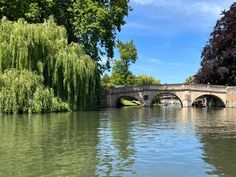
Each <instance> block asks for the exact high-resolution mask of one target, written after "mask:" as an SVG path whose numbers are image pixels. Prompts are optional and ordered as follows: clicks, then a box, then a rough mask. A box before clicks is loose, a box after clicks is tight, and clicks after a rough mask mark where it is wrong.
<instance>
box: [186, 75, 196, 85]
mask: <svg viewBox="0 0 236 177" xmlns="http://www.w3.org/2000/svg"><path fill="white" fill-rule="evenodd" d="M194 82H195V77H193V76H190V77H188V78H187V79H186V80H185V83H186V84H192V83H194Z"/></svg>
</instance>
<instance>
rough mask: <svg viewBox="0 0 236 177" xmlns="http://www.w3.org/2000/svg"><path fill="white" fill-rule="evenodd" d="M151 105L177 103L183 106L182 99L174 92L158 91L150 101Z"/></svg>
mask: <svg viewBox="0 0 236 177" xmlns="http://www.w3.org/2000/svg"><path fill="white" fill-rule="evenodd" d="M151 105H152V106H155V105H162V106H168V105H177V106H180V107H183V103H182V100H181V99H180V98H179V97H178V96H177V95H176V94H174V93H169V92H165V93H159V94H157V95H156V96H155V97H154V98H153V99H152V102H151Z"/></svg>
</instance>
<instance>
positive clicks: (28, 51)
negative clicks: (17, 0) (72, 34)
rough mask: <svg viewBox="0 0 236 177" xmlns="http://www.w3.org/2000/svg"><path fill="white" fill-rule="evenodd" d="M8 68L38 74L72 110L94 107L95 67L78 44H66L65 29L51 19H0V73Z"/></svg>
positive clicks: (95, 102) (95, 98)
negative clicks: (30, 20) (41, 21)
mask: <svg viewBox="0 0 236 177" xmlns="http://www.w3.org/2000/svg"><path fill="white" fill-rule="evenodd" d="M9 68H15V69H17V70H19V71H22V70H25V69H27V70H30V71H34V72H36V73H37V74H39V75H42V76H43V78H44V85H45V86H47V87H49V88H51V89H53V90H54V93H55V95H56V96H58V97H60V98H61V99H62V100H63V101H65V102H68V103H69V104H70V107H71V109H72V110H88V109H94V108H95V107H96V105H97V95H98V94H97V89H96V86H97V82H96V80H97V79H96V77H97V64H96V63H95V62H94V61H93V60H92V59H91V58H90V57H89V56H87V55H85V53H84V51H83V50H82V47H81V46H80V45H78V44H74V43H72V44H70V45H68V43H67V34H66V30H65V28H64V27H61V26H57V25H56V23H54V21H53V19H49V20H47V21H45V22H44V23H42V24H28V23H27V22H26V21H24V20H23V19H20V20H18V21H17V22H11V21H9V20H7V19H6V18H3V19H2V20H1V24H0V73H3V72H4V71H5V70H7V69H9Z"/></svg>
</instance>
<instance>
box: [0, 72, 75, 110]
mask: <svg viewBox="0 0 236 177" xmlns="http://www.w3.org/2000/svg"><path fill="white" fill-rule="evenodd" d="M43 80H44V79H43V77H42V76H40V75H37V74H35V73H33V72H31V71H28V70H22V71H18V70H16V69H8V70H5V72H4V73H3V74H1V75H0V112H1V113H41V112H61V111H69V110H70V108H69V104H67V103H64V102H62V101H61V99H59V98H57V97H54V93H53V90H52V89H50V90H49V89H48V88H45V87H44V85H43Z"/></svg>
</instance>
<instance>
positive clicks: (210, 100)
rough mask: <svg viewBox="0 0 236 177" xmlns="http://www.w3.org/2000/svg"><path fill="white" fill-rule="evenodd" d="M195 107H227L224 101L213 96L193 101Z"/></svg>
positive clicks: (204, 96)
mask: <svg viewBox="0 0 236 177" xmlns="http://www.w3.org/2000/svg"><path fill="white" fill-rule="evenodd" d="M192 106H194V107H226V105H225V103H224V101H223V100H222V99H221V98H220V97H218V96H216V95H213V94H204V95H201V96H198V97H197V98H196V99H195V100H193V103H192Z"/></svg>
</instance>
